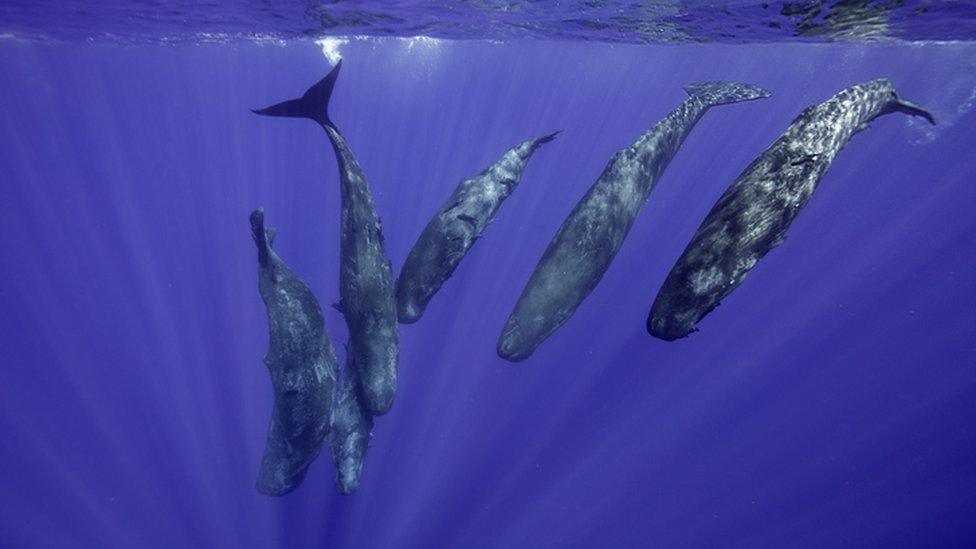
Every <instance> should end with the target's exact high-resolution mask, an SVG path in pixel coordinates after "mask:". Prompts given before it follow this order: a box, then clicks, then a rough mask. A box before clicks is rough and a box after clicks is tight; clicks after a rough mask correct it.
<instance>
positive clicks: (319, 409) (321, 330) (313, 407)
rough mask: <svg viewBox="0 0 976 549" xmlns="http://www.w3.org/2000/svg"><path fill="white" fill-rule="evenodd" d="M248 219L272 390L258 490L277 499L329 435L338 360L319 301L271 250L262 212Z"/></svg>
mask: <svg viewBox="0 0 976 549" xmlns="http://www.w3.org/2000/svg"><path fill="white" fill-rule="evenodd" d="M250 221H251V234H252V236H253V237H254V243H255V245H256V246H257V249H258V266H259V267H258V288H259V289H260V291H261V299H262V300H263V301H264V304H265V306H266V307H267V312H268V331H269V332H270V343H269V345H268V347H269V348H268V354H267V355H266V356H265V358H264V363H265V364H266V365H267V367H268V371H269V373H270V374H271V384H272V387H273V389H274V408H273V411H272V413H271V422H270V425H269V427H268V440H267V444H266V445H265V450H264V457H263V458H262V459H261V470H260V472H259V473H258V480H257V489H258V491H259V492H261V493H262V494H267V495H269V496H281V495H284V494H287V493H288V492H290V491H292V490H294V489H295V488H296V487H298V485H299V484H301V482H302V479H303V478H305V471H306V470H307V469H308V466H309V464H310V463H312V461H313V460H314V459H315V458H316V457H317V456H318V455H319V451H320V450H321V448H322V443H323V442H324V441H325V437H326V435H327V434H328V432H329V425H330V423H329V414H330V411H331V409H332V396H333V391H334V390H335V381H336V373H337V372H336V371H337V369H338V360H337V359H336V354H335V350H334V349H333V348H332V343H331V342H330V341H329V336H328V334H327V333H326V332H325V323H324V319H323V317H322V309H321V307H319V304H318V301H316V299H315V296H314V295H312V291H311V290H310V289H309V288H308V286H306V285H305V283H304V282H302V280H301V279H299V278H298V277H297V276H296V275H295V273H293V272H292V271H291V269H289V268H288V266H287V265H286V264H285V263H284V262H283V261H282V260H281V258H279V257H278V255H277V254H276V253H275V252H274V249H273V248H272V247H271V243H272V240H273V234H274V232H273V231H271V230H270V229H267V228H265V226H264V211H263V210H261V209H258V210H255V211H254V212H253V213H252V214H251V217H250Z"/></svg>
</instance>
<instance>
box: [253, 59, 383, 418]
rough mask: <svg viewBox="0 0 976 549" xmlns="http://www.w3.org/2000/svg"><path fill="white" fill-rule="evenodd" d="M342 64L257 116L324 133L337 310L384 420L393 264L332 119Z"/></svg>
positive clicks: (367, 398) (367, 400)
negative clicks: (332, 189)
mask: <svg viewBox="0 0 976 549" xmlns="http://www.w3.org/2000/svg"><path fill="white" fill-rule="evenodd" d="M341 67H342V61H341V60H340V61H339V62H338V63H336V65H335V67H334V68H333V69H332V71H331V72H329V74H328V75H326V77H325V78H323V79H322V80H320V81H319V82H318V83H316V84H315V85H313V86H312V87H310V88H309V89H308V90H307V91H306V92H305V94H304V95H302V97H300V98H298V99H291V100H288V101H284V102H281V103H278V104H276V105H272V106H270V107H267V108H264V109H260V110H255V111H254V112H255V113H257V114H262V115H265V116H285V117H293V118H310V119H312V120H314V121H315V122H316V123H318V124H319V125H320V126H321V127H322V129H324V130H325V132H326V134H328V136H329V140H330V141H331V143H332V148H333V150H334V152H335V155H336V160H337V162H338V164H339V179H340V185H339V187H340V191H341V192H340V194H341V199H342V206H341V210H342V213H341V223H340V233H341V236H340V251H339V255H340V261H339V262H340V272H339V297H340V302H339V309H340V310H341V311H342V313H343V316H345V319H346V324H347V326H348V327H349V336H350V350H351V352H352V354H353V356H354V363H355V365H356V367H357V368H358V369H359V376H358V379H359V383H360V390H361V394H362V397H363V402H364V404H365V406H366V409H367V410H369V413H370V414H371V415H374V416H378V415H382V414H385V413H386V412H387V411H389V409H390V407H391V406H392V405H393V399H394V396H395V394H396V377H397V358H398V355H399V349H400V343H399V334H398V333H397V318H396V301H395V297H394V288H393V275H392V268H391V267H390V260H389V257H388V256H387V254H386V248H385V245H384V242H383V233H382V230H381V227H380V219H379V216H378V215H377V214H376V209H375V207H374V206H373V196H372V194H371V193H370V190H369V186H368V185H367V183H366V179H365V177H364V176H363V171H362V169H361V168H360V167H359V163H358V162H357V161H356V158H355V157H354V156H353V154H352V151H351V150H350V149H349V145H348V143H346V140H345V138H343V137H342V134H341V133H339V130H338V128H336V126H335V124H333V123H332V121H331V120H330V119H329V114H328V107H329V98H330V97H331V96H332V90H333V88H334V87H335V82H336V78H337V77H338V76H339V69H340V68H341Z"/></svg>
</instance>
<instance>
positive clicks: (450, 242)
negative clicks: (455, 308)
mask: <svg viewBox="0 0 976 549" xmlns="http://www.w3.org/2000/svg"><path fill="white" fill-rule="evenodd" d="M557 133H558V132H557ZM555 137H556V134H555V133H552V134H549V135H546V136H543V137H539V138H537V139H531V140H529V141H525V142H523V143H520V144H519V145H516V146H515V147H513V148H511V149H510V150H509V151H508V152H506V153H505V154H504V155H503V156H502V157H501V158H500V159H499V160H498V161H497V162H495V163H494V164H492V165H491V166H489V167H487V168H485V169H484V170H483V171H482V172H481V173H479V174H478V175H476V176H474V177H471V178H469V179H465V180H464V181H462V182H461V183H460V184H458V186H457V188H455V189H454V192H453V193H452V194H451V196H450V197H449V198H448V199H447V201H446V202H445V203H444V205H443V206H442V207H441V209H440V210H439V211H438V212H437V214H436V215H434V217H433V219H431V220H430V222H429V223H427V226H426V227H425V228H424V231H423V232H422V233H421V234H420V238H418V239H417V243H416V244H414V246H413V248H411V249H410V253H409V254H408V255H407V259H406V261H405V262H404V264H403V268H402V269H401V270H400V276H399V278H397V286H396V298H397V317H398V318H399V320H400V322H402V323H404V324H410V323H413V322H416V321H417V320H419V319H420V317H421V315H423V314H424V310H425V309H426V308H427V303H428V302H429V301H430V299H431V298H432V297H433V296H434V294H435V293H437V291H438V290H439V289H440V288H441V286H442V285H443V284H444V282H446V281H447V279H448V278H450V277H451V275H452V274H454V270H455V269H457V266H458V264H459V263H460V262H461V259H463V258H464V256H465V254H467V253H468V250H470V249H471V246H473V245H474V243H475V241H477V239H478V238H479V237H481V234H482V233H483V232H484V230H485V228H487V226H488V224H489V223H491V221H492V219H494V217H495V214H496V213H497V212H498V208H499V207H501V204H502V202H503V201H504V200H505V199H506V198H508V196H509V195H510V194H511V193H512V192H513V191H514V190H515V188H516V187H517V186H518V184H519V181H520V180H521V178H522V172H523V171H524V170H525V165H526V164H527V163H528V161H529V158H531V157H532V153H533V152H535V150H536V149H537V148H538V147H539V146H540V145H542V144H543V143H548V142H549V141H552V140H553V139H554V138H555Z"/></svg>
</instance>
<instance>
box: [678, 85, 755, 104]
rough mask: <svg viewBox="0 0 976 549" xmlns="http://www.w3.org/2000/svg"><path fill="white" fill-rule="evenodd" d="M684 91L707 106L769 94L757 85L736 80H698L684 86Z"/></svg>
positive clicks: (748, 99)
mask: <svg viewBox="0 0 976 549" xmlns="http://www.w3.org/2000/svg"><path fill="white" fill-rule="evenodd" d="M685 92H687V93H688V95H690V96H692V97H698V98H699V99H701V100H702V101H703V102H704V103H705V104H706V105H708V106H713V105H726V104H728V103H738V102H739V101H752V100H753V99H762V98H763V97H769V96H770V95H771V94H770V93H769V91H768V90H764V89H763V88H760V87H759V86H753V85H752V84H740V83H738V82H698V83H696V84H688V85H687V86H685Z"/></svg>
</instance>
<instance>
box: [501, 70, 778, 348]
mask: <svg viewBox="0 0 976 549" xmlns="http://www.w3.org/2000/svg"><path fill="white" fill-rule="evenodd" d="M685 90H686V91H687V92H688V95H689V97H688V98H687V99H686V100H685V101H684V102H682V103H681V104H680V105H679V106H678V107H677V108H676V109H674V110H673V111H672V112H671V113H670V114H668V115H667V116H666V117H665V118H663V119H662V120H661V121H659V122H658V123H657V124H655V125H654V126H653V127H651V128H650V129H649V130H648V131H647V132H645V133H644V134H643V135H641V136H640V137H639V138H638V139H637V140H636V141H635V142H634V143H633V144H632V145H630V146H629V147H627V148H625V149H623V150H621V151H619V152H617V153H616V154H615V155H614V156H613V157H612V158H611V159H610V162H609V163H608V164H607V167H606V168H605V169H604V170H603V173H602V174H601V175H600V177H599V179H597V181H596V183H594V184H593V186H591V187H590V189H589V190H588V191H587V192H586V195H585V196H583V198H582V199H581V200H580V201H579V203H577V204H576V207H575V208H573V211H572V212H571V213H570V214H569V217H568V218H567V219H566V221H564V222H563V224H562V226H561V227H560V228H559V230H558V231H557V232H556V235H555V236H554V237H553V239H552V241H551V242H550V243H549V246H548V247H547V248H546V251H545V253H544V254H543V255H542V259H541V260H540V261H539V263H538V265H536V267H535V270H534V271H533V273H532V276H531V277H530V278H529V281H528V283H527V284H526V285H525V289H524V290H523V291H522V295H521V296H520V297H519V299H518V302H517V303H516V305H515V309H514V311H512V314H511V316H509V318H508V321H507V323H506V324H505V328H504V329H503V330H502V334H501V337H500V338H499V340H498V355H499V356H501V357H502V358H504V359H507V360H511V361H519V360H524V359H525V358H528V356H529V355H531V354H532V352H533V351H534V350H535V348H536V347H538V346H539V344H540V343H542V342H543V341H544V340H545V339H546V338H548V337H549V336H550V335H552V333H553V332H554V331H556V329H558V328H559V327H560V326H562V325H563V323H565V322H566V321H567V320H569V318H570V317H571V316H572V315H573V313H574V312H575V311H576V309H577V307H579V306H580V304H581V303H582V302H583V300H584V299H585V298H586V296H588V295H589V294H590V292H592V291H593V289H594V288H596V285H597V283H599V281H600V279H601V278H602V277H603V274H604V273H605V272H606V270H607V268H609V266H610V263H611V262H612V261H613V258H614V257H615V256H616V255H617V252H618V251H619V250H620V246H621V245H622V244H623V241H624V238H625V237H626V236H627V233H628V232H629V231H630V228H631V226H632V225H633V224H634V220H635V219H636V218H637V214H638V213H639V212H640V209H641V207H642V206H643V205H644V203H645V202H646V201H647V197H648V196H649V195H650V193H651V191H652V190H653V189H654V185H655V184H656V183H657V181H658V179H659V178H660V177H661V174H662V173H663V172H664V169H665V168H666V167H667V165H668V163H669V162H670V161H671V159H672V158H673V157H674V155H675V153H676V152H677V151H678V148H679V147H680V146H681V144H682V143H683V142H684V140H685V138H686V137H687V136H688V133H689V132H690V131H691V129H692V128H693V127H694V126H695V124H696V123H697V122H698V120H699V119H700V118H701V117H702V115H703V114H705V111H707V110H708V109H709V107H712V106H715V105H722V104H727V103H737V102H739V101H749V100H753V99H759V98H763V97H768V96H769V92H768V91H766V90H764V89H762V88H759V87H756V86H751V85H748V84H738V83H730V82H704V83H699V84H693V85H690V86H687V87H685Z"/></svg>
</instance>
